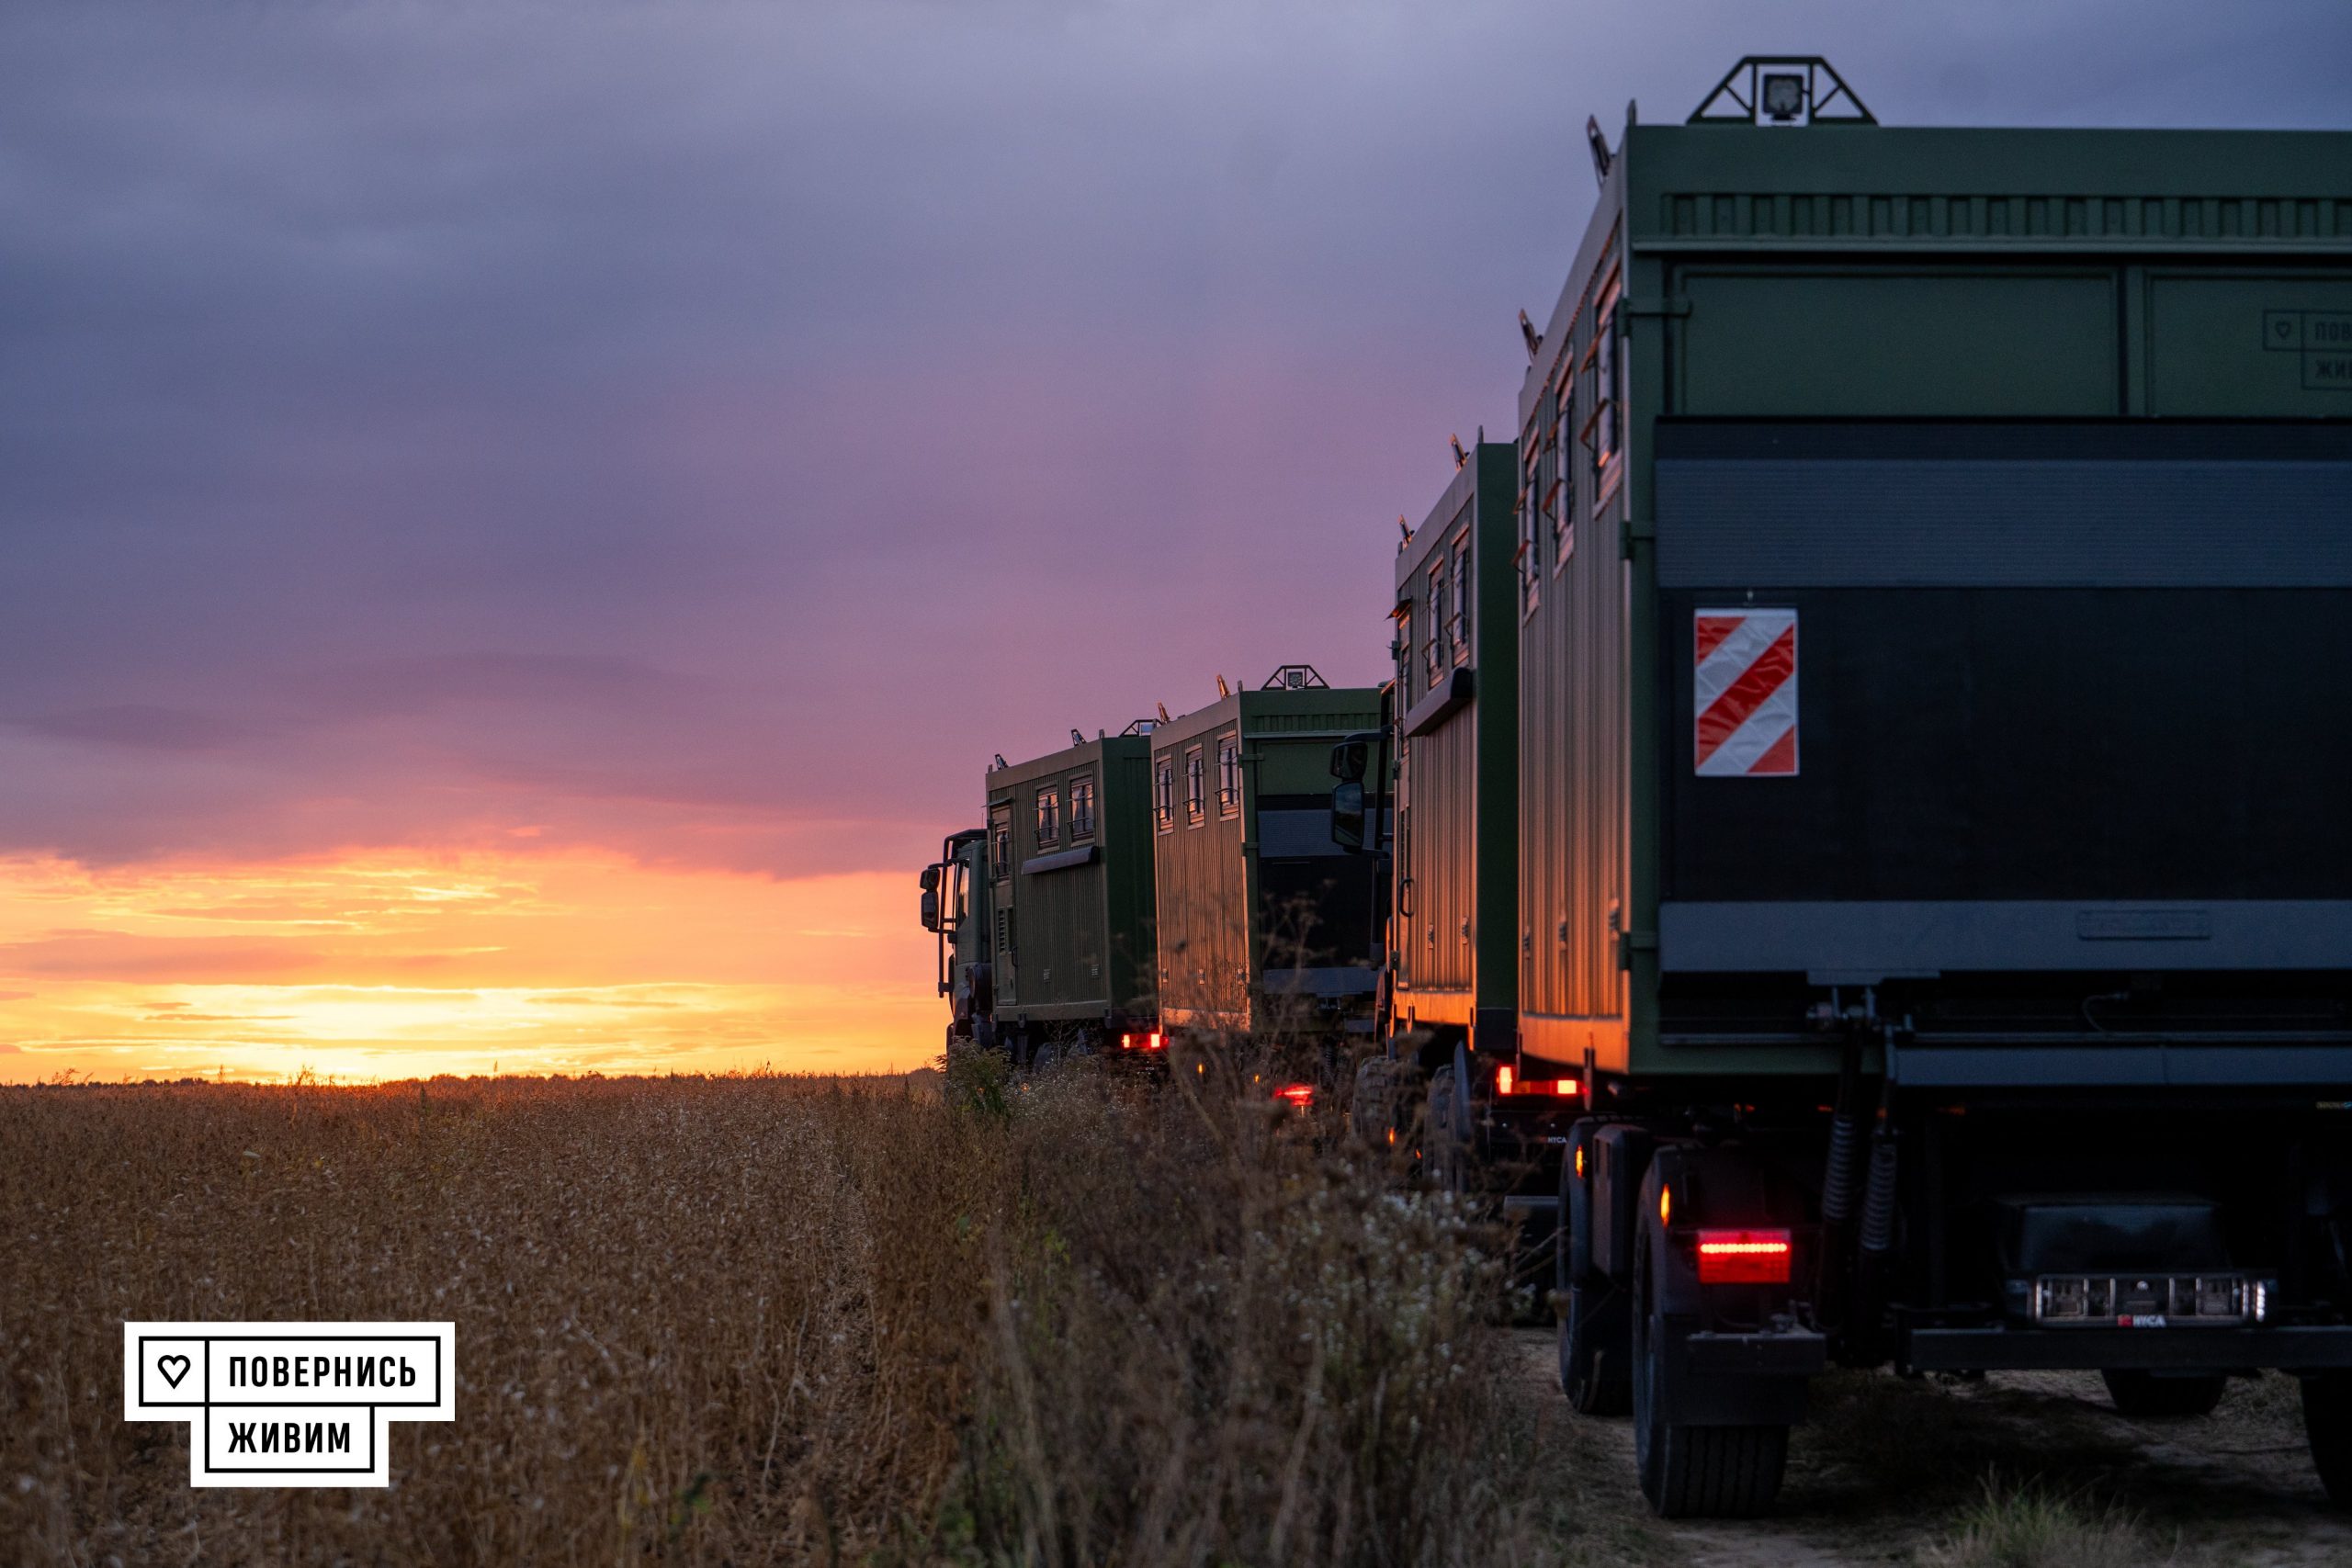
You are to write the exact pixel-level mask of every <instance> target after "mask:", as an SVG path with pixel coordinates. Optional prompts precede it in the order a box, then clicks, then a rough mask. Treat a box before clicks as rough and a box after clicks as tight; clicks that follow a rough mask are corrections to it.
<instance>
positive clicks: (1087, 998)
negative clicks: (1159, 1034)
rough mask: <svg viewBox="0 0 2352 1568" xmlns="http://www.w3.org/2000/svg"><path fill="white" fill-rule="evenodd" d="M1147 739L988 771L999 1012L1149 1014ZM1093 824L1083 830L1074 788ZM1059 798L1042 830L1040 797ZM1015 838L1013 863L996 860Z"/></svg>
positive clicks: (1006, 1016) (1108, 1018) (1099, 1016)
mask: <svg viewBox="0 0 2352 1568" xmlns="http://www.w3.org/2000/svg"><path fill="white" fill-rule="evenodd" d="M1147 753H1148V742H1147V741H1146V740H1144V739H1141V738H1140V737H1134V736H1110V737H1105V738H1102V739H1095V740H1091V741H1087V742H1086V743H1084V744H1082V745H1079V746H1072V747H1069V748H1066V749H1065V750H1060V751H1056V752H1053V753H1051V754H1049V755H1047V756H1044V757H1039V758H1035V759H1033V760H1031V761H1025V762H1019V763H1015V764H1013V765H1012V766H1011V767H1007V768H1004V769H1001V770H996V771H993V772H991V773H989V775H988V798H989V825H990V835H989V846H990V855H991V863H990V867H989V869H990V873H991V874H990V877H989V888H990V892H991V894H992V903H993V911H992V924H993V926H994V934H995V936H996V943H995V945H996V950H997V951H996V957H995V973H996V992H997V1016H998V1017H999V1018H1000V1019H1001V1020H1003V1021H1012V1022H1018V1021H1044V1022H1067V1023H1091V1024H1103V1023H1106V1022H1113V1021H1120V1020H1122V1019H1131V1018H1135V1017H1138V1016H1140V1017H1148V1016H1149V1013H1150V1008H1151V989H1152V965H1151V958H1150V955H1151V953H1153V951H1154V941H1153V936H1152V921H1153V918H1154V915H1155V913H1156V908H1155V903H1154V900H1153V897H1152V876H1153V864H1152V860H1151V855H1150V852H1149V844H1148V835H1149V828H1148V821H1149V813H1148V780H1147V772H1148V760H1147ZM1081 787H1091V790H1092V792H1093V797H1094V809H1093V825H1092V830H1091V831H1089V832H1083V833H1081V832H1079V831H1078V830H1077V828H1078V824H1077V823H1076V822H1075V821H1074V820H1073V811H1074V808H1075V799H1076V793H1077V791H1078V790H1079V789H1080V788H1081ZM1040 795H1051V796H1052V798H1053V800H1054V803H1055V806H1054V818H1055V820H1054V828H1053V831H1052V832H1051V834H1050V835H1046V836H1041V834H1040V830H1039V829H1040V827H1041V823H1040V820H1039V813H1038V809H1037V802H1038V797H1039V796H1040ZM1000 844H1004V845H1007V846H1008V847H1009V851H1010V853H1009V863H1000V862H999V861H998V860H997V858H996V857H997V855H998V853H999V850H998V846H999V845H1000Z"/></svg>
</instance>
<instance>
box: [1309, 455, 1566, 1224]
mask: <svg viewBox="0 0 2352 1568" xmlns="http://www.w3.org/2000/svg"><path fill="white" fill-rule="evenodd" d="M1521 482H1522V480H1521V472H1520V461H1519V448H1518V446H1516V445H1515V444H1514V443H1511V442H1507V441H1506V442H1490V441H1487V440H1486V439H1485V438H1484V434H1483V433H1481V435H1480V438H1479V439H1478V440H1477V441H1476V443H1475V444H1474V445H1473V446H1470V447H1468V448H1464V449H1462V453H1461V461H1460V465H1459V467H1458V468H1457V470H1456V472H1455V474H1454V477H1453V483H1451V484H1450V485H1448V486H1447V488H1446V491H1445V493H1444V494H1443V495H1442V497H1441V498H1440V499H1439V501H1438V503H1437V505H1436V506H1435V507H1433V508H1432V509H1431V510H1430V513H1429V514H1428V515H1427V516H1426V517H1425V518H1424V519H1423V520H1422V523H1421V525H1420V526H1419V528H1417V529H1414V530H1412V531H1411V533H1410V534H1409V535H1408V536H1407V538H1406V541H1405V543H1404V545H1403V547H1401V548H1400V549H1399V551H1398V553H1397V563H1396V574H1395V582H1396V592H1395V599H1394V607H1393V610H1392V612H1391V614H1392V618H1393V624H1394V634H1393V637H1392V647H1393V649H1394V651H1395V654H1396V660H1397V678H1396V682H1395V686H1394V688H1393V690H1394V692H1395V694H1396V695H1395V697H1394V699H1393V713H1394V723H1393V726H1392V732H1391V734H1390V736H1389V754H1390V755H1392V756H1393V757H1394V758H1395V759H1396V774H1397V782H1396V801H1397V805H1396V832H1395V845H1396V852H1395V861H1394V879H1395V880H1394V892H1393V894H1392V896H1391V897H1390V900H1389V907H1390V909H1391V911H1392V913H1391V916H1390V944H1389V946H1390V952H1389V967H1388V1009H1387V1011H1388V1018H1387V1024H1388V1033H1389V1040H1390V1044H1389V1049H1388V1051H1387V1052H1386V1053H1385V1055H1383V1056H1380V1057H1376V1058H1374V1059H1372V1060H1368V1061H1366V1062H1364V1063H1363V1064H1362V1065H1361V1066H1360V1067H1359V1068H1358V1071H1357V1076H1356V1084H1357V1095H1358V1103H1357V1110H1356V1113H1355V1122H1356V1126H1357V1131H1358V1133H1359V1135H1362V1136H1364V1137H1367V1138H1371V1137H1377V1136H1378V1135H1380V1133H1381V1131H1382V1130H1383V1124H1385V1129H1386V1130H1388V1131H1392V1132H1394V1133H1396V1134H1403V1133H1405V1132H1407V1131H1408V1130H1409V1129H1410V1128H1411V1127H1412V1125H1413V1123H1414V1122H1415V1121H1416V1119H1418V1120H1419V1122H1420V1132H1419V1135H1418V1136H1417V1137H1416V1138H1415V1139H1414V1142H1413V1145H1412V1146H1413V1147H1415V1148H1417V1149H1418V1150H1419V1152H1420V1157H1421V1162H1422V1172H1423V1175H1424V1177H1425V1179H1428V1180H1429V1181H1430V1182H1431V1183H1432V1184H1433V1185H1436V1186H1440V1187H1444V1188H1448V1189H1451V1190H1458V1191H1463V1192H1464V1193H1465V1195H1467V1194H1468V1193H1469V1192H1470V1190H1471V1189H1473V1188H1474V1187H1475V1188H1477V1189H1479V1190H1480V1193H1479V1195H1480V1196H1483V1197H1487V1198H1491V1199H1495V1200H1498V1201H1499V1202H1500V1203H1501V1205H1502V1206H1503V1209H1504V1211H1505V1212H1506V1213H1508V1214H1509V1215H1510V1217H1511V1218H1512V1220H1513V1221H1514V1222H1515V1224H1517V1225H1518V1226H1521V1227H1523V1228H1525V1230H1526V1233H1527V1234H1526V1235H1524V1236H1523V1237H1522V1238H1521V1239H1522V1241H1523V1242H1524V1243H1525V1244H1526V1245H1523V1246H1522V1247H1521V1250H1520V1253H1519V1257H1520V1258H1521V1266H1522V1267H1526V1266H1527V1265H1528V1264H1530V1263H1531V1262H1532V1261H1536V1260H1542V1259H1548V1258H1549V1248H1550V1240H1551V1234H1552V1227H1553V1224H1554V1213H1553V1211H1554V1209H1555V1205H1556V1201H1557V1187H1556V1174H1557V1171H1556V1167H1557V1159H1556V1156H1554V1157H1553V1158H1552V1159H1551V1160H1550V1161H1549V1162H1548V1167H1549V1168H1547V1162H1546V1160H1545V1158H1544V1156H1545V1153H1546V1151H1547V1150H1548V1149H1549V1148H1550V1147H1551V1146H1552V1145H1554V1144H1555V1143H1556V1142H1557V1136H1556V1134H1558V1132H1559V1131H1560V1129H1561V1123H1562V1122H1563V1119H1564V1118H1566V1117H1568V1116H1570V1115H1572V1114H1573V1113H1574V1111H1576V1109H1577V1102H1576V1101H1575V1100H1574V1099H1573V1098H1568V1097H1564V1096H1563V1095H1562V1094H1561V1093H1560V1090H1561V1089H1563V1088H1564V1087H1570V1086H1571V1085H1572V1084H1573V1080H1564V1079H1562V1078H1561V1077H1559V1076H1557V1075H1555V1076H1553V1077H1526V1078H1521V1077H1518V1076H1517V1073H1516V1066H1515V1055H1514V1053H1515V1052H1516V1050H1517V1036H1518V1027H1519V1018H1518V1002H1519V979H1520V953H1519V945H1520V944H1519V903H1518V888H1519V680H1518V675H1519V623H1520V615H1519V611H1520V604H1521V598H1520V581H1521V563H1520V560H1519V556H1518V550H1519V543H1518V538H1517V533H1516V530H1517V524H1518V510H1517V497H1518V494H1519V491H1520V488H1521ZM1478 1059H1483V1060H1491V1061H1493V1062H1496V1063H1498V1064H1501V1065H1503V1066H1505V1067H1509V1068H1510V1069H1511V1070H1510V1071H1500V1072H1498V1074H1497V1075H1496V1076H1495V1077H1493V1078H1492V1080H1491V1081H1490V1083H1489V1084H1488V1085H1487V1092H1486V1093H1485V1094H1483V1095H1481V1096H1480V1097H1478V1100H1477V1103H1476V1115H1475V1117H1473V1116H1471V1115H1468V1114H1466V1112H1468V1111H1470V1109H1471V1096H1470V1093H1469V1089H1468V1083H1469V1065H1470V1063H1471V1062H1472V1061H1473V1060H1478ZM1573 1087H1577V1088H1580V1087H1581V1086H1580V1085H1573Z"/></svg>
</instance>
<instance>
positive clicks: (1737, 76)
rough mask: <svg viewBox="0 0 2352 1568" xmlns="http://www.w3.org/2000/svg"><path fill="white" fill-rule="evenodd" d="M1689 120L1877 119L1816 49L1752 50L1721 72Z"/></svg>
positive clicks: (1790, 121)
mask: <svg viewBox="0 0 2352 1568" xmlns="http://www.w3.org/2000/svg"><path fill="white" fill-rule="evenodd" d="M1684 123H1685V124H1688V125H1876V124H1877V123H1878V119H1877V118H1876V117H1875V116H1873V115H1872V114H1871V111H1870V110H1869V109H1868V108H1867V107H1864V106H1863V103H1862V100H1861V99H1860V97H1858V96H1855V93H1854V89H1853V88H1851V87H1849V86H1848V85H1846V79H1845V78H1844V77H1842V76H1840V75H1838V73H1837V70H1836V69H1835V68H1834V67H1832V66H1831V65H1830V63H1829V62H1827V61H1826V60H1824V59H1822V58H1821V57H1820V56H1819V55H1817V54H1751V55H1748V56H1747V57H1746V58H1745V59H1743V60H1742V61H1741V62H1739V63H1738V64H1736V65H1735V66H1733V67H1732V68H1731V69H1730V70H1729V71H1726V72H1725V73H1724V79H1723V80H1722V81H1720V82H1718V83H1716V84H1715V85H1714V90H1713V92H1711V93H1709V94H1708V95H1707V96H1705V97H1704V98H1702V99H1701V100H1700V102H1699V107H1697V108H1695V109H1693V110H1691V118H1689V119H1688V120H1686V121H1685V122H1684Z"/></svg>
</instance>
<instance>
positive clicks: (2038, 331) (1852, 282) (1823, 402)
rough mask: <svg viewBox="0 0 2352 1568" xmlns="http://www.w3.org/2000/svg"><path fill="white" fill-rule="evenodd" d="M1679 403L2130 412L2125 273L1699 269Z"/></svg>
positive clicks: (1692, 282)
mask: <svg viewBox="0 0 2352 1568" xmlns="http://www.w3.org/2000/svg"><path fill="white" fill-rule="evenodd" d="M1678 280H1679V286H1680V287H1679V290H1678V292H1679V294H1680V295H1681V296H1682V298H1684V299H1688V300H1689V301H1690V314H1689V315H1688V316H1687V317H1683V318H1681V319H1680V320H1679V322H1678V327H1679V331H1680V332H1682V333H1684V334H1686V342H1687V346H1686V348H1685V350H1684V354H1683V361H1682V373H1683V378H1684V379H1683V381H1682V384H1681V388H1680V394H1681V395H1680V396H1679V399H1678V406H1679V412H1684V413H1711V414H1767V415H1799V414H1815V413H1835V414H1840V415H1847V416H1851V417H1857V418H1884V417H1889V416H1919V415H1950V416H1965V415H1969V414H2006V415H2010V416H2015V415H2019V414H2026V415H2041V414H2047V415H2051V416H2052V417H2065V416H2070V415H2072V416H2082V417H2088V416H2096V415H2100V414H2113V413H2120V412H2122V410H2121V409H2120V406H2119V399H2120V378H2119V375H2118V369H2117V357H2116V342H2117V331H2118V319H2117V310H2116V289H2117V279H2116V277H2115V276H2114V274H2113V272H2112V271H2111V270H2109V269H2099V270H2085V271H2069V272H2015V271H2004V272H2001V273H1997V274H1993V273H1987V272H1985V271H1984V270H1982V269H1976V270H1971V271H1956V270H1923V269H1916V268H1912V267H1892V268H1889V267H1881V268H1870V267H1862V266H1843V267H1837V268H1818V269H1810V268H1809V269H1804V270H1792V269H1788V268H1769V269H1768V268H1764V267H1760V266H1758V267H1749V268H1743V269H1742V270H1739V271H1736V272H1731V271H1719V270H1716V269H1714V268H1712V267H1709V268H1692V269H1691V270H1689V271H1685V272H1680V273H1679V274H1678Z"/></svg>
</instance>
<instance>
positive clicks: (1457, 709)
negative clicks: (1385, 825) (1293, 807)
mask: <svg viewBox="0 0 2352 1568" xmlns="http://www.w3.org/2000/svg"><path fill="white" fill-rule="evenodd" d="M1467 457H1468V460H1467V461H1466V462H1465V463H1464V465H1463V467H1462V468H1461V470H1460V471H1459V472H1458V473H1456V474H1455V476H1454V479H1453V483H1452V484H1451V485H1449V486H1448V487H1447V488H1446V491H1445V494H1444V495H1443V497H1442V498H1441V499H1440V500H1439V502H1438V503H1437V505H1436V506H1435V507H1434V508H1432V509H1431V510H1430V513H1429V515H1428V517H1427V518H1426V519H1425V520H1424V521H1423V522H1422V524H1421V525H1420V526H1419V528H1417V529H1415V530H1414V531H1413V534H1412V536H1411V537H1410V539H1409V540H1408V541H1407V543H1406V545H1405V547H1403V548H1402V549H1401V550H1399V551H1398V553H1397V572H1396V599H1395V609H1394V612H1393V619H1394V622H1395V626H1396V635H1395V639H1394V646H1395V648H1396V650H1397V683H1396V688H1395V690H1396V698H1395V704H1396V708H1397V726H1396V728H1397V738H1396V742H1395V754H1396V759H1397V785H1396V790H1397V803H1396V810H1397V816H1396V828H1395V833H1394V844H1395V861H1394V864H1395V877H1396V886H1395V892H1394V894H1393V895H1392V897H1391V899H1390V908H1391V911H1392V914H1391V922H1392V931H1391V942H1390V947H1391V952H1392V956H1391V964H1390V1012H1391V1016H1392V1019H1393V1023H1394V1027H1395V1029H1396V1030H1397V1031H1398V1032H1401V1033H1404V1034H1408V1035H1414V1036H1416V1037H1417V1040H1419V1043H1418V1044H1417V1046H1416V1049H1417V1050H1420V1051H1424V1052H1426V1051H1428V1050H1430V1049H1433V1048H1434V1049H1439V1050H1442V1053H1443V1054H1444V1055H1446V1057H1447V1058H1448V1059H1451V1056H1452V1053H1453V1043H1455V1042H1456V1041H1457V1040H1459V1041H1464V1042H1467V1043H1469V1044H1470V1045H1471V1046H1472V1047H1473V1048H1474V1049H1479V1050H1484V1051H1487V1052H1494V1053H1505V1054H1507V1053H1509V1052H1510V1051H1511V1050H1512V1048H1513V1045H1514V1043H1515V1034H1516V1031H1517V1028H1518V1000H1519V933H1518V923H1519V922H1518V895H1517V886H1518V869H1519V811H1518V793H1519V745H1518V739H1519V683H1518V671H1519V616H1518V614H1517V604H1518V595H1517V592H1516V587H1515V584H1516V581H1517V573H1518V567H1517V565H1516V564H1515V563H1514V560H1513V558H1512V551H1513V549H1514V540H1513V534H1512V528H1513V525H1514V522H1515V519H1516V516H1517V512H1516V509H1515V505H1514V498H1515V496H1516V494H1517V490H1516V486H1517V483H1518V477H1519V476H1518V448H1517V447H1516V446H1513V445H1512V444H1510V443H1509V442H1488V441H1481V442H1479V443H1477V444H1476V446H1475V447H1474V448H1473V449H1471V450H1470V451H1469V452H1468V454H1467Z"/></svg>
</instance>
